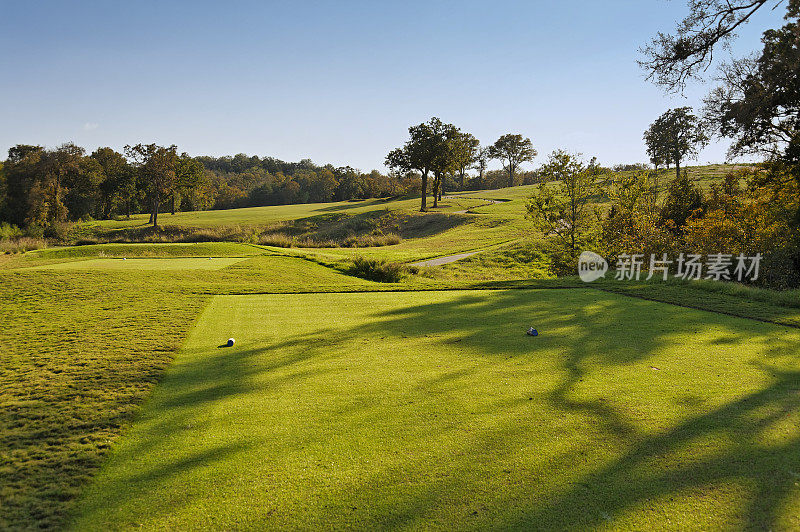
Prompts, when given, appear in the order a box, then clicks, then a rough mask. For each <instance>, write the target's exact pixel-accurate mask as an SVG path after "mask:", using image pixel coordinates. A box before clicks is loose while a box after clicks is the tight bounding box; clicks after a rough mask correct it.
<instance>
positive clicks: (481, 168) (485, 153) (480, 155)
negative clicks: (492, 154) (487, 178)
mask: <svg viewBox="0 0 800 532" xmlns="http://www.w3.org/2000/svg"><path fill="white" fill-rule="evenodd" d="M488 164H489V148H488V147H479V148H478V151H477V152H476V153H475V158H474V160H473V166H472V167H473V168H474V169H475V170H477V171H478V183H479V185H478V186H479V187H481V188H482V187H483V174H485V173H486V167H487V166H488Z"/></svg>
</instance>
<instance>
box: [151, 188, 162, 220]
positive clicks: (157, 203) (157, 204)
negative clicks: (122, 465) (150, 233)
mask: <svg viewBox="0 0 800 532" xmlns="http://www.w3.org/2000/svg"><path fill="white" fill-rule="evenodd" d="M160 207H161V198H160V197H159V195H158V194H156V197H155V198H153V215H152V217H153V227H158V210H159V209H160Z"/></svg>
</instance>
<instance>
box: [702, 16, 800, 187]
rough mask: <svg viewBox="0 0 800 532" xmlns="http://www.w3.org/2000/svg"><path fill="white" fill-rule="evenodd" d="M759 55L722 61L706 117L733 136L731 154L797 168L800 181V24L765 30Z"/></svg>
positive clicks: (796, 174)
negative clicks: (798, 73)
mask: <svg viewBox="0 0 800 532" xmlns="http://www.w3.org/2000/svg"><path fill="white" fill-rule="evenodd" d="M763 42H764V49H763V51H762V52H761V54H760V56H754V57H749V58H745V59H740V60H738V61H733V62H732V63H729V64H726V65H723V67H722V68H721V76H720V77H719V81H720V82H721V85H720V86H719V87H717V88H716V89H714V90H713V91H712V92H711V93H710V94H709V96H708V97H707V98H706V100H705V104H706V105H705V119H706V120H707V121H708V123H709V124H711V125H712V126H713V127H714V129H715V130H716V131H717V133H718V134H719V135H720V136H722V137H727V138H731V139H733V143H732V145H731V147H730V150H729V156H730V157H736V156H741V155H762V156H765V157H767V158H768V159H770V160H772V161H780V162H781V163H783V164H788V165H790V166H794V167H795V168H796V171H795V172H794V173H795V176H796V177H795V178H796V179H798V182H800V78H798V76H797V72H798V70H800V24H798V23H797V22H796V21H795V22H791V23H789V24H786V25H785V26H784V27H783V28H780V29H778V30H769V31H767V32H765V33H764V38H763Z"/></svg>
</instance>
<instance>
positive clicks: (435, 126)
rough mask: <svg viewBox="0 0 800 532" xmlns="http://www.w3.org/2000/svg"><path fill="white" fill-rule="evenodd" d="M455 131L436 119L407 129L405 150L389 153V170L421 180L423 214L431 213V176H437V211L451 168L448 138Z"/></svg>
mask: <svg viewBox="0 0 800 532" xmlns="http://www.w3.org/2000/svg"><path fill="white" fill-rule="evenodd" d="M453 129H454V127H453V126H451V125H450V124H445V123H443V122H442V121H441V120H439V119H438V118H436V117H433V118H431V119H430V120H429V121H428V122H424V123H422V124H418V125H416V126H411V127H410V128H408V134H409V137H410V139H409V140H408V141H406V143H405V144H404V145H403V147H402V148H397V149H394V150H392V151H391V152H389V154H388V155H387V156H386V166H388V167H389V168H392V169H394V170H399V171H418V172H419V173H420V174H421V176H422V201H421V206H420V211H421V212H426V211H427V210H428V205H427V195H428V174H429V173H431V172H433V173H434V196H433V202H434V207H435V206H436V205H437V194H438V192H439V183H440V179H441V176H442V175H443V173H444V172H446V171H447V169H448V168H449V166H450V164H451V163H450V162H449V149H450V147H449V142H448V138H449V137H448V134H450V133H451V132H452V130H453Z"/></svg>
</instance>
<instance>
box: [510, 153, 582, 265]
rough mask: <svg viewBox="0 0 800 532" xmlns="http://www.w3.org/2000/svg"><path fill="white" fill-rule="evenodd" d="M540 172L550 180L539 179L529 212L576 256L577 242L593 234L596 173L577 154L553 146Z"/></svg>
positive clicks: (542, 227) (570, 254) (580, 242)
mask: <svg viewBox="0 0 800 532" xmlns="http://www.w3.org/2000/svg"><path fill="white" fill-rule="evenodd" d="M541 174H542V175H543V176H546V177H547V178H548V179H550V180H551V181H550V182H548V183H542V184H540V185H539V187H538V188H537V189H536V192H535V194H534V195H533V196H531V198H530V200H529V201H528V204H527V206H526V207H527V211H528V216H529V217H530V218H531V219H532V220H533V222H534V223H535V224H536V226H537V228H539V229H540V230H541V231H542V232H543V233H544V234H545V236H551V235H552V236H554V237H555V238H556V240H557V241H558V243H559V244H560V246H561V247H562V248H563V249H565V250H567V252H568V257H569V258H570V259H572V258H575V257H577V252H578V249H579V247H580V246H583V245H586V244H587V243H588V242H589V241H591V240H593V239H594V238H595V237H596V228H597V212H596V211H595V210H594V209H593V206H592V200H593V198H594V197H595V195H596V194H597V193H598V186H597V185H598V176H597V173H596V172H594V171H592V170H591V169H589V168H587V166H586V165H585V164H584V163H583V162H582V161H581V160H580V158H579V156H577V155H573V154H570V153H567V152H566V151H564V150H556V151H554V152H553V153H552V154H550V156H549V158H548V161H547V163H545V164H544V166H542V169H541Z"/></svg>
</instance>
